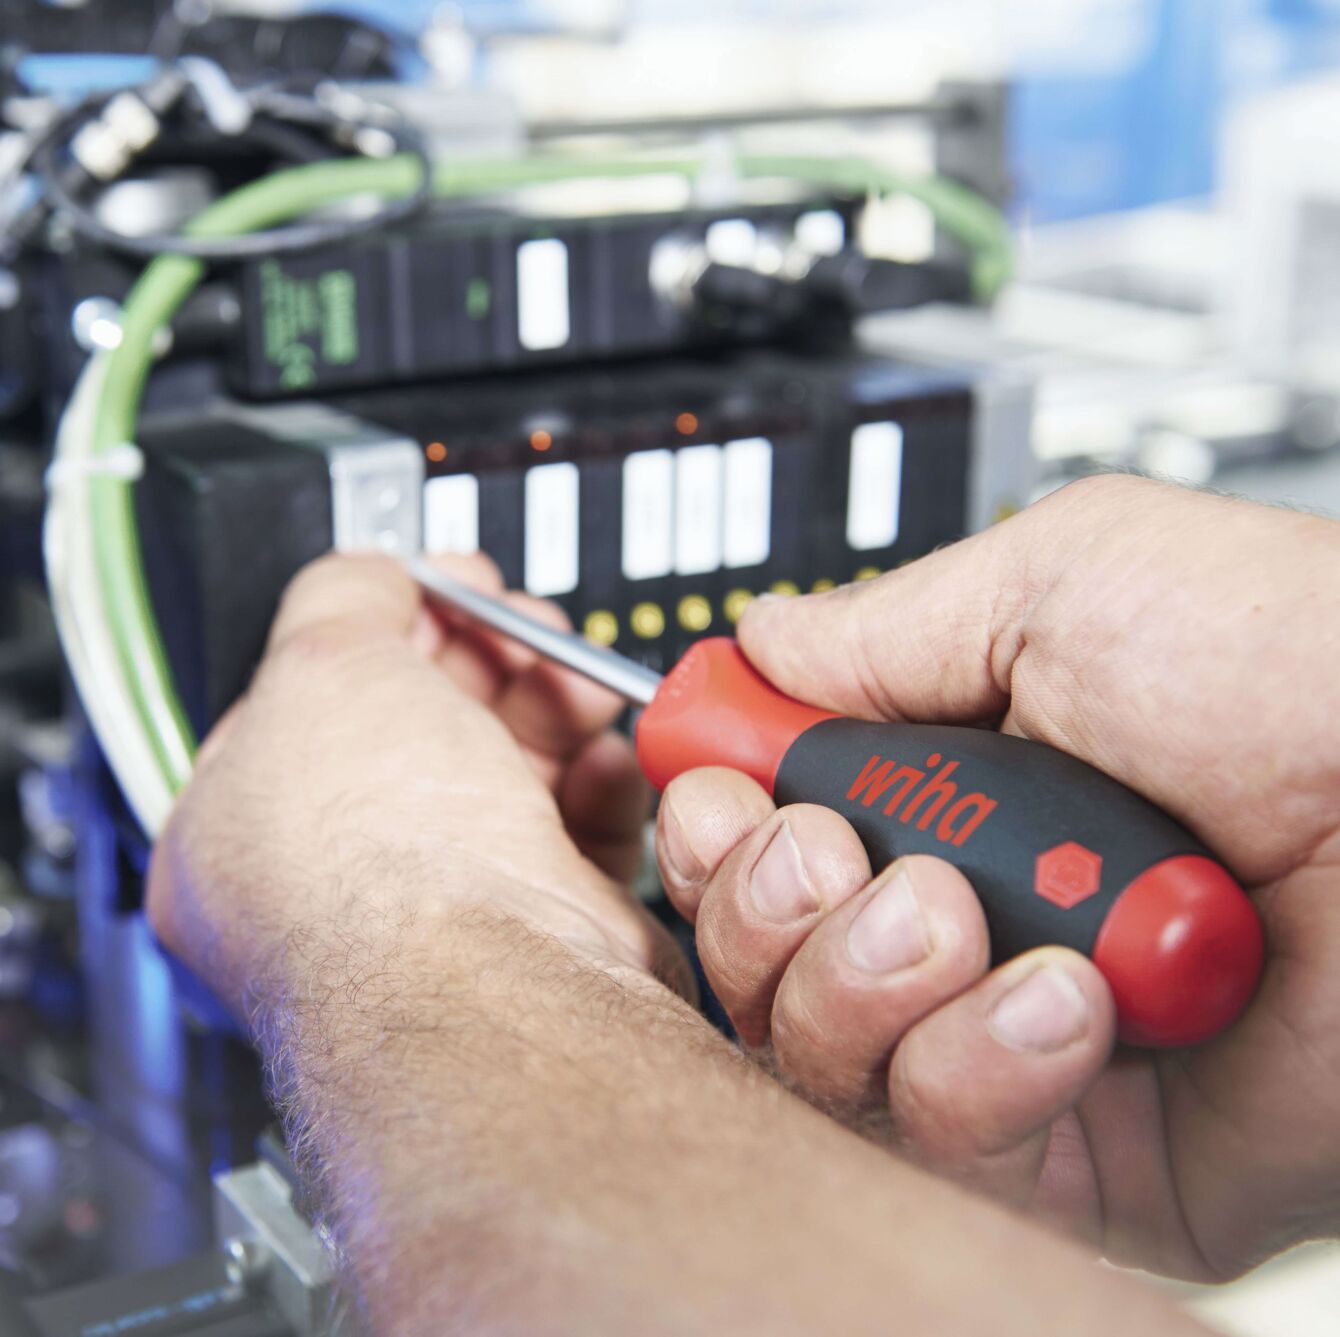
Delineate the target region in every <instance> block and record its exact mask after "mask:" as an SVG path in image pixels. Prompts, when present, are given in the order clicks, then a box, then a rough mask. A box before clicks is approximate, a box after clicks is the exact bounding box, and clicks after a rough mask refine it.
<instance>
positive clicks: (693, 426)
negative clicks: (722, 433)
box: [675, 413, 698, 436]
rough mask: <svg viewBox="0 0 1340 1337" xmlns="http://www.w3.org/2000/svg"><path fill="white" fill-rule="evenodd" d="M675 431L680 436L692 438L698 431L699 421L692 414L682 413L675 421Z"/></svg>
mask: <svg viewBox="0 0 1340 1337" xmlns="http://www.w3.org/2000/svg"><path fill="white" fill-rule="evenodd" d="M675 430H676V431H677V432H678V433H679V434H680V436H692V435H693V434H694V432H696V431H697V430H698V419H697V418H695V417H694V416H693V414H692V413H681V414H680V415H679V417H677V418H676V419H675Z"/></svg>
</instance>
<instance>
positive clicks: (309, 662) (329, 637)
mask: <svg viewBox="0 0 1340 1337" xmlns="http://www.w3.org/2000/svg"><path fill="white" fill-rule="evenodd" d="M347 642H348V638H347V637H346V636H345V635H344V633H343V631H342V630H341V628H340V627H339V626H337V625H336V624H334V623H331V622H313V623H309V624H308V625H307V626H305V627H299V628H297V630H295V631H292V632H290V633H289V634H288V635H287V636H285V637H284V638H283V640H281V641H280V642H279V644H278V645H277V646H275V648H274V650H273V651H272V652H271V654H270V656H269V659H270V664H271V666H272V667H273V668H274V669H276V670H277V671H279V672H288V671H291V670H298V671H305V670H307V669H310V668H312V667H313V666H314V665H320V664H329V663H332V662H334V661H335V660H337V659H340V658H342V657H343V655H344V653H345V651H346V650H347V648H348V646H347Z"/></svg>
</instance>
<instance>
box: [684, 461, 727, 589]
mask: <svg viewBox="0 0 1340 1337" xmlns="http://www.w3.org/2000/svg"><path fill="white" fill-rule="evenodd" d="M721 527H722V526H721V447H720V446H683V447H681V448H680V450H679V453H678V456H677V458H676V460H675V570H676V571H677V572H678V573H679V574H680V575H681V576H697V575H702V574H704V573H705V572H708V571H716V570H718V569H719V568H720V566H721Z"/></svg>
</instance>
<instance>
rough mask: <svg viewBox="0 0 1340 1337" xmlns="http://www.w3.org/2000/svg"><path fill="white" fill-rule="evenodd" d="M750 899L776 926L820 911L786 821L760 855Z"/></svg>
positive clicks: (817, 899)
mask: <svg viewBox="0 0 1340 1337" xmlns="http://www.w3.org/2000/svg"><path fill="white" fill-rule="evenodd" d="M749 898H750V900H752V901H753V903H754V909H755V910H757V911H758V912H759V914H761V915H762V916H763V918H764V919H770V920H771V921H772V922H773V923H774V924H789V923H790V922H791V921H792V920H793V919H801V918H803V917H804V916H805V915H812V914H813V913H814V912H815V911H816V910H817V909H818V908H819V898H818V896H816V895H815V894H814V887H813V885H812V884H811V883H810V875H809V873H808V872H807V871H806V869H805V860H804V859H803V858H801V855H800V846H799V845H797V844H796V838H795V836H793V835H792V834H791V826H790V823H789V822H786V821H783V822H782V823H781V824H780V825H779V826H778V827H777V830H776V832H774V834H773V837H772V839H771V840H770V841H768V845H767V848H766V849H765V850H764V851H763V853H762V854H760V855H759V857H758V862H757V863H756V864H755V865H754V871H753V874H752V875H751V876H750V879H749Z"/></svg>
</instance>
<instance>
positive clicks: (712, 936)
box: [697, 876, 776, 1014]
mask: <svg viewBox="0 0 1340 1337" xmlns="http://www.w3.org/2000/svg"><path fill="white" fill-rule="evenodd" d="M720 883H721V877H720V876H718V877H717V878H714V879H712V882H711V883H710V884H709V887H708V891H707V895H706V897H705V898H704V900H703V904H702V908H701V909H700V911H699V914H698V923H697V943H698V956H699V958H700V959H701V961H702V964H703V970H704V971H705V972H706V974H707V977H708V979H709V980H710V981H711V984H712V989H713V991H714V992H715V993H716V995H717V996H718V998H720V1000H721V1003H722V1005H723V1006H724V1007H726V1009H727V1010H728V1011H731V1012H732V1013H733V1014H734V1013H735V1012H737V1011H738V1010H740V1009H741V1008H743V1007H746V1006H749V1005H752V1004H753V1003H754V1002H755V1001H756V1000H757V998H758V997H759V995H760V994H761V993H763V992H764V991H765V990H768V989H769V988H770V987H771V976H772V975H773V974H774V973H775V969H776V967H775V963H774V962H773V961H772V960H771V959H770V958H769V957H768V956H767V955H766V953H764V952H761V951H759V950H758V946H757V944H751V943H750V942H748V941H747V940H746V938H745V936H744V935H743V934H742V933H741V931H740V924H739V922H738V919H737V918H736V916H734V915H732V914H730V913H729V912H723V901H725V900H727V899H728V898H729V897H730V896H731V895H732V893H733V889H731V888H723V887H722V886H721V885H720Z"/></svg>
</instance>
